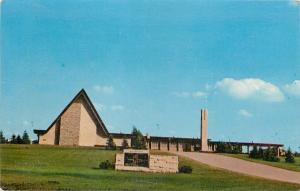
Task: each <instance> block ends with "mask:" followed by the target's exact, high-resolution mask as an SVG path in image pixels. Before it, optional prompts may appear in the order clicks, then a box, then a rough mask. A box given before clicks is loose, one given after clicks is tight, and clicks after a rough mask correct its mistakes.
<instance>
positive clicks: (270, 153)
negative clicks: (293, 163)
mask: <svg viewBox="0 0 300 191" xmlns="http://www.w3.org/2000/svg"><path fill="white" fill-rule="evenodd" d="M263 160H265V161H270V162H278V161H280V159H279V158H278V157H277V153H276V149H275V148H268V149H266V150H265V151H264V153H263Z"/></svg>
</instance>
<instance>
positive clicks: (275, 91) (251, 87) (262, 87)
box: [216, 78, 284, 102]
mask: <svg viewBox="0 0 300 191" xmlns="http://www.w3.org/2000/svg"><path fill="white" fill-rule="evenodd" d="M216 88H218V89H220V90H222V91H223V92H225V93H226V94H228V95H229V96H231V97H233V98H236V99H240V100H259V101H266V102H281V101H283V100H284V95H283V93H282V92H281V91H280V89H279V88H278V87H277V86H275V85H274V84H272V83H269V82H266V81H263V80H261V79H257V78H245V79H240V80H235V79H233V78H224V79H222V80H221V81H218V82H217V83H216Z"/></svg>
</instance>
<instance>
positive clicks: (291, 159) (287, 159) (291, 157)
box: [285, 148, 295, 163]
mask: <svg viewBox="0 0 300 191" xmlns="http://www.w3.org/2000/svg"><path fill="white" fill-rule="evenodd" d="M285 162H288V163H294V162H295V158H294V155H293V153H292V151H291V148H289V149H288V150H287V152H286V154H285Z"/></svg>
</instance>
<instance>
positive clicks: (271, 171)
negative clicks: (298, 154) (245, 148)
mask: <svg viewBox="0 0 300 191" xmlns="http://www.w3.org/2000/svg"><path fill="white" fill-rule="evenodd" d="M173 154H177V155H179V156H184V157H187V158H190V159H193V160H195V161H199V162H201V163H204V164H207V165H210V166H214V167H218V168H222V169H226V170H230V171H233V172H238V173H242V174H246V175H251V176H258V177H262V178H266V179H272V180H278V181H283V182H291V183H297V184H300V172H294V171H289V170H285V169H280V168H276V167H272V166H268V165H263V164H259V163H254V162H250V161H245V160H242V159H237V158H233V157H227V156H223V155H218V154H213V153H199V152H173Z"/></svg>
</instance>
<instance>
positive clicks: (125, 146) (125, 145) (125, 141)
mask: <svg viewBox="0 0 300 191" xmlns="http://www.w3.org/2000/svg"><path fill="white" fill-rule="evenodd" d="M128 147H129V145H128V141H127V140H126V139H123V142H122V149H127V148H128Z"/></svg>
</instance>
